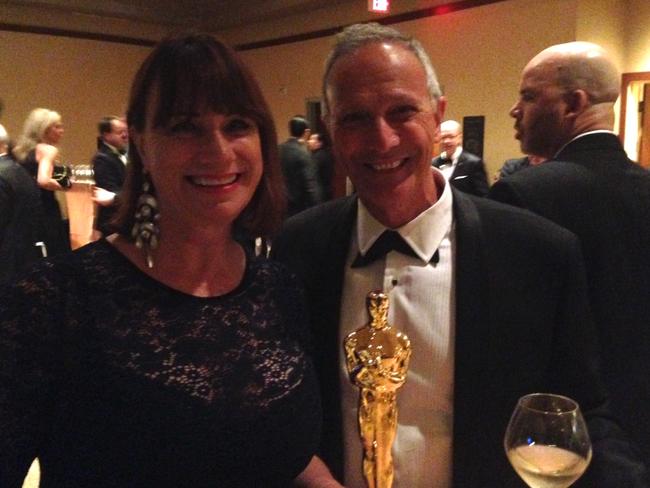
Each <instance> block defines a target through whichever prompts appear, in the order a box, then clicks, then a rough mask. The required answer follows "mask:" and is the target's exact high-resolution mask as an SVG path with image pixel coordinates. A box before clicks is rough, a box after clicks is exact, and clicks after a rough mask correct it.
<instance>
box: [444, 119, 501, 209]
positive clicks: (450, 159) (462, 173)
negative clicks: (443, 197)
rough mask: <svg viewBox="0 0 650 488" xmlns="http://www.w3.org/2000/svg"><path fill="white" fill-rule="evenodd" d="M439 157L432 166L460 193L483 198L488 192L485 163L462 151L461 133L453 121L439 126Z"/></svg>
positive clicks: (458, 125)
mask: <svg viewBox="0 0 650 488" xmlns="http://www.w3.org/2000/svg"><path fill="white" fill-rule="evenodd" d="M440 146H441V147H442V152H441V153H440V156H438V157H437V158H435V159H434V160H433V165H434V166H435V167H436V168H438V169H440V171H442V174H443V175H444V176H445V178H447V180H448V181H450V182H451V184H452V185H453V186H454V188H457V189H458V190H460V191H464V192H466V193H471V194H472V195H476V196H478V197H484V196H485V195H487V192H488V189H489V187H488V181H487V174H486V172H485V163H483V160H482V159H481V158H479V157H478V156H475V155H474V154H472V153H469V152H467V151H465V150H463V133H462V131H461V128H460V124H459V123H458V122H456V121H455V120H445V121H444V122H443V123H442V124H440Z"/></svg>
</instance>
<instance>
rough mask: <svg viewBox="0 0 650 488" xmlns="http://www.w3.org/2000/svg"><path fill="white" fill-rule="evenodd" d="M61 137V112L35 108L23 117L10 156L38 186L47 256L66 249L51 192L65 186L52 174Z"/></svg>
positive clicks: (64, 236) (56, 207)
mask: <svg viewBox="0 0 650 488" xmlns="http://www.w3.org/2000/svg"><path fill="white" fill-rule="evenodd" d="M62 137H63V123H62V121H61V116H60V115H59V114H58V113H57V112H55V111H53V110H48V109H46V108H36V109H34V110H32V111H31V112H30V114H29V116H28V117H27V120H26V121H25V125H24V127H23V132H22V134H21V135H20V137H19V139H18V143H17V144H16V147H15V148H14V149H13V155H14V158H15V159H16V160H17V161H19V162H20V163H21V164H22V165H23V166H24V167H25V169H26V170H27V171H28V172H29V174H30V175H32V177H33V178H34V179H35V180H36V182H37V183H38V186H39V187H40V189H41V205H42V207H43V213H44V222H43V229H44V233H43V236H44V238H45V245H46V246H47V254H48V255H49V256H52V255H55V254H60V253H62V252H65V251H67V250H69V249H70V244H69V238H68V235H67V232H66V231H65V227H64V223H63V221H62V218H61V210H60V208H59V204H58V202H57V200H56V198H55V196H54V192H55V191H63V190H66V189H67V187H66V186H62V184H61V183H59V181H57V180H56V179H54V178H53V176H54V167H55V165H56V164H57V163H58V158H59V149H58V148H57V145H58V144H59V142H60V141H61V138H62Z"/></svg>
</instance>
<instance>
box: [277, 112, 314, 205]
mask: <svg viewBox="0 0 650 488" xmlns="http://www.w3.org/2000/svg"><path fill="white" fill-rule="evenodd" d="M310 133H311V131H310V130H309V124H308V123H307V121H306V120H305V119H304V118H303V117H300V116H298V115H297V116H295V117H293V118H292V119H291V120H290V121H289V134H290V137H289V139H287V140H286V141H285V142H283V143H282V144H280V164H281V165H282V174H283V176H284V183H285V185H286V189H287V201H288V202H287V215H288V216H291V215H294V214H297V213H298V212H301V211H302V210H305V209H306V208H309V207H311V206H313V205H316V204H317V203H320V201H321V196H320V191H319V187H318V180H317V175H316V165H315V164H314V161H313V160H312V158H311V155H310V154H309V150H308V149H307V140H308V139H309V134H310Z"/></svg>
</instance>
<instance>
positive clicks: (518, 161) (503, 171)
mask: <svg viewBox="0 0 650 488" xmlns="http://www.w3.org/2000/svg"><path fill="white" fill-rule="evenodd" d="M544 161H545V158H543V157H541V156H534V155H532V154H529V155H527V156H523V157H521V158H513V159H506V161H505V162H504V163H503V166H501V168H500V169H499V171H498V173H497V176H496V179H495V180H500V179H501V178H505V177H506V176H510V175H513V174H515V173H516V172H517V171H521V170H522V169H526V168H530V167H531V166H537V165H538V164H542V163H543V162H544Z"/></svg>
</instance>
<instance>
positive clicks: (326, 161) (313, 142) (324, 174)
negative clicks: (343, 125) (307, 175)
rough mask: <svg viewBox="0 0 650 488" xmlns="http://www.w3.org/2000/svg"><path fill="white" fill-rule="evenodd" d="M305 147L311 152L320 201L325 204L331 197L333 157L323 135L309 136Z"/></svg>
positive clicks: (315, 133) (314, 134)
mask: <svg viewBox="0 0 650 488" xmlns="http://www.w3.org/2000/svg"><path fill="white" fill-rule="evenodd" d="M307 146H308V147H309V150H310V151H311V157H312V159H313V161H314V164H315V165H316V174H317V176H318V186H319V188H320V194H321V197H322V201H324V202H327V201H328V200H331V199H332V196H333V195H332V194H333V190H332V183H333V181H332V180H333V178H334V156H333V155H332V150H331V148H330V145H329V143H328V142H327V141H326V139H325V137H324V136H323V134H319V133H317V132H314V133H312V134H311V135H310V136H309V140H308V141H307Z"/></svg>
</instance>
